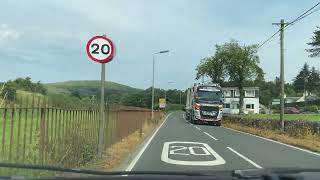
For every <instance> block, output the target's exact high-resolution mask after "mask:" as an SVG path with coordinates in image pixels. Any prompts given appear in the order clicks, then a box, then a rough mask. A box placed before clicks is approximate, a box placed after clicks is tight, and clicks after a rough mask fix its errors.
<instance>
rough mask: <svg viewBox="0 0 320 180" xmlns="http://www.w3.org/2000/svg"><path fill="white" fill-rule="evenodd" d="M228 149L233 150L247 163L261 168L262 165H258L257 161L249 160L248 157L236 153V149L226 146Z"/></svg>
mask: <svg viewBox="0 0 320 180" xmlns="http://www.w3.org/2000/svg"><path fill="white" fill-rule="evenodd" d="M227 148H228V149H229V150H230V151H232V152H234V153H235V154H236V155H238V156H240V157H241V158H242V159H244V160H246V161H247V162H248V163H250V164H252V165H253V166H255V167H256V168H258V169H261V168H262V167H261V166H260V165H258V164H257V163H255V162H253V161H252V160H250V159H249V158H247V157H245V156H244V155H242V154H240V153H238V152H237V151H236V150H234V149H232V148H231V147H227Z"/></svg>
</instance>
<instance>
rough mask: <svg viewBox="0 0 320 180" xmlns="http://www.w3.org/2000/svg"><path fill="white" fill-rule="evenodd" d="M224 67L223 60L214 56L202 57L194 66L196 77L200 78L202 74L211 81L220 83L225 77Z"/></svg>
mask: <svg viewBox="0 0 320 180" xmlns="http://www.w3.org/2000/svg"><path fill="white" fill-rule="evenodd" d="M224 67H225V64H224V62H223V61H222V60H221V59H218V58H216V57H215V56H211V57H209V58H204V59H202V60H201V63H200V64H199V65H198V66H197V68H196V71H197V76H196V79H200V78H201V77H202V76H208V77H209V78H211V81H212V82H213V83H222V82H223V81H224V79H225V77H226V74H225V69H224Z"/></svg>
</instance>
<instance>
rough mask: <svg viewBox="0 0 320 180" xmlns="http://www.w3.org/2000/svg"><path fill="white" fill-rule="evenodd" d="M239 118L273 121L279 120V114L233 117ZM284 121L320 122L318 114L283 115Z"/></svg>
mask: <svg viewBox="0 0 320 180" xmlns="http://www.w3.org/2000/svg"><path fill="white" fill-rule="evenodd" d="M234 116H241V117H244V118H248V119H273V120H279V119H280V114H246V115H234ZM284 119H285V120H307V121H320V114H284Z"/></svg>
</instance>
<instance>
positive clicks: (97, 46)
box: [86, 36, 115, 157]
mask: <svg viewBox="0 0 320 180" xmlns="http://www.w3.org/2000/svg"><path fill="white" fill-rule="evenodd" d="M86 50H87V54H88V56H89V57H90V59H92V60H93V61H95V62H98V63H101V97H100V118H99V134H98V135H99V136H98V149H97V151H98V152H97V153H98V157H102V152H103V147H104V146H103V145H104V138H103V137H104V130H105V129H104V128H105V109H104V106H105V101H104V88H105V87H104V82H105V76H106V63H108V62H110V61H111V60H112V59H113V56H114V52H115V48H114V45H113V43H112V41H111V40H110V39H108V38H107V37H105V36H94V37H92V38H91V39H90V40H89V41H88V42H87V46H86Z"/></svg>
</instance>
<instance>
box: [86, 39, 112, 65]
mask: <svg viewBox="0 0 320 180" xmlns="http://www.w3.org/2000/svg"><path fill="white" fill-rule="evenodd" d="M86 51H87V54H88V56H89V57H90V59H92V60H93V61H95V62H98V63H108V62H110V61H111V60H112V58H113V56H114V51H115V48H114V45H113V43H112V41H111V40H110V39H109V38H107V37H105V36H94V37H92V38H91V39H90V40H89V41H88V43H87V46H86Z"/></svg>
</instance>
